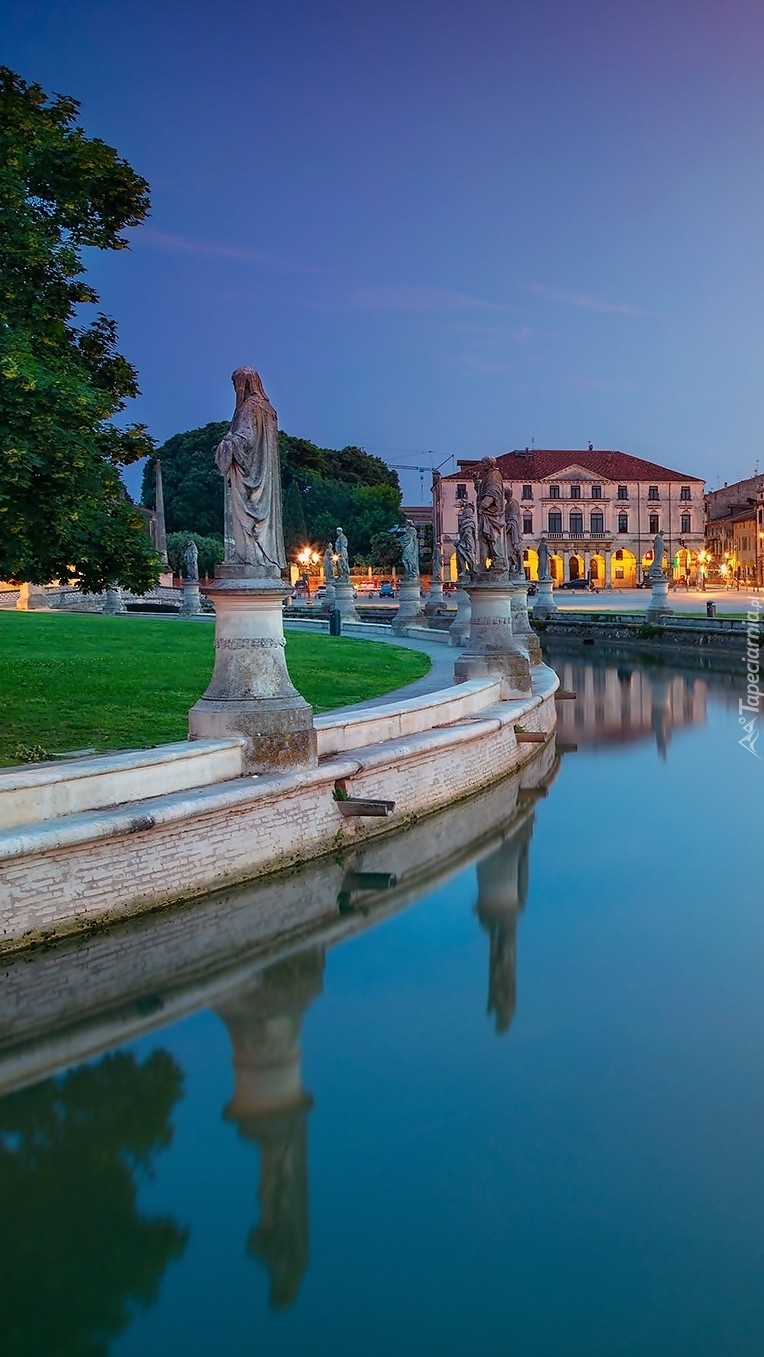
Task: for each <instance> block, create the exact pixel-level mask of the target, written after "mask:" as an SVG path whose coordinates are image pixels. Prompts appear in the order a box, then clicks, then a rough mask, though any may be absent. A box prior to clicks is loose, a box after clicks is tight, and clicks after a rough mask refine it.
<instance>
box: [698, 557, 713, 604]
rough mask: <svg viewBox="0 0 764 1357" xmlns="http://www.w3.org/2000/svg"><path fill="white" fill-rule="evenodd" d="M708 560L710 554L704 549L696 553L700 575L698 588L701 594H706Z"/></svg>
mask: <svg viewBox="0 0 764 1357" xmlns="http://www.w3.org/2000/svg"><path fill="white" fill-rule="evenodd" d="M710 558H711V552H710V551H706V549H705V547H703V548H702V549H701V550H700V551H699V552H698V574H699V575H700V587H701V590H702V592H703V593H705V592H706V571H707V568H708V562H709V560H710Z"/></svg>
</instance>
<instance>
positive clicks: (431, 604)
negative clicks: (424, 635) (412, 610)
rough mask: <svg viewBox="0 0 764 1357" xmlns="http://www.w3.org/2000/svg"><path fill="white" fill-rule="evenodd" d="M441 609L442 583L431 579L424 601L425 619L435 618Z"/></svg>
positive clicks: (439, 580)
mask: <svg viewBox="0 0 764 1357" xmlns="http://www.w3.org/2000/svg"><path fill="white" fill-rule="evenodd" d="M442 607H443V581H442V580H441V579H436V578H435V577H433V579H432V580H431V581H430V588H429V590H428V591H427V598H426V599H425V601H424V615H425V617H435V616H437V613H438V611H439V610H440V609H441V608H442Z"/></svg>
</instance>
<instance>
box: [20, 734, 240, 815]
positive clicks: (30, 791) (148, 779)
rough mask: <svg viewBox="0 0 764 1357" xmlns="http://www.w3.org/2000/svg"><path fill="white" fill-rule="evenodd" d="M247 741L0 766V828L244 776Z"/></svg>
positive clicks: (184, 744)
mask: <svg viewBox="0 0 764 1357" xmlns="http://www.w3.org/2000/svg"><path fill="white" fill-rule="evenodd" d="M242 745H243V741H241V740H238V739H226V740H197V741H194V742H190V741H188V740H182V741H178V742H176V743H174V744H163V745H157V746H156V748H154V749H129V750H121V751H116V752H114V753H108V754H93V755H89V756H87V757H82V758H74V759H61V760H58V761H57V762H56V763H44V764H25V765H24V766H22V767H20V768H7V769H1V770H0V830H4V829H10V828H12V827H14V826H17V825H22V824H27V823H30V822H35V821H39V820H52V819H57V818H59V817H61V816H67V815H72V814H76V813H77V812H80V811H89V810H96V809H102V808H103V807H106V806H114V805H118V804H124V803H125V802H131V801H140V800H143V799H145V798H146V796H150V795H152V794H157V793H161V792H177V791H182V790H188V789H190V788H193V787H201V786H204V785H207V784H209V783H211V782H222V781H224V780H228V779H229V778H234V777H239V776H240V774H241V766H242Z"/></svg>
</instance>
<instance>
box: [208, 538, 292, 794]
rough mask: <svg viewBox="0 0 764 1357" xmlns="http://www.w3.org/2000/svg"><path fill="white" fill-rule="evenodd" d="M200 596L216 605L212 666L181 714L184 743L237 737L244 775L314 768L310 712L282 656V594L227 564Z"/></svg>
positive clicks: (277, 586) (282, 589)
mask: <svg viewBox="0 0 764 1357" xmlns="http://www.w3.org/2000/svg"><path fill="white" fill-rule="evenodd" d="M205 593H207V594H208V595H209V597H210V599H211V600H212V602H213V604H214V607H215V667H214V669H213V672H212V679H211V680H210V686H209V688H208V689H207V691H206V693H205V694H204V696H203V697H200V699H199V701H198V702H197V703H195V705H194V706H193V707H192V708H191V710H190V712H189V713H188V734H189V739H190V740H218V739H226V738H231V737H232V736H240V737H243V738H244V740H245V741H246V747H245V752H244V771H245V773H272V772H277V771H283V770H285V769H289V768H314V767H315V765H316V762H317V759H316V735H315V731H314V729H313V709H312V707H310V705H309V704H308V703H307V702H306V701H305V698H304V697H301V696H300V694H299V693H298V691H297V689H296V688H295V687H294V685H293V683H292V681H291V679H290V677H289V672H288V670H287V667H286V660H285V658H284V644H285V642H284V620H283V614H282V600H283V599H284V598H285V597H286V595H287V594H288V593H289V589H288V588H287V586H286V585H285V584H282V582H281V579H280V578H277V577H275V578H263V576H262V575H261V574H260V573H259V572H257V568H256V567H254V566H242V565H238V564H235V563H226V564H224V565H219V566H218V567H217V569H216V571H215V583H214V584H212V585H210V586H209V588H208V589H206V590H205Z"/></svg>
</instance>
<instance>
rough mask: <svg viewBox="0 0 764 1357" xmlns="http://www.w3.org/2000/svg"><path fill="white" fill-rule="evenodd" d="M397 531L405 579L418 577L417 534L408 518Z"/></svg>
mask: <svg viewBox="0 0 764 1357" xmlns="http://www.w3.org/2000/svg"><path fill="white" fill-rule="evenodd" d="M398 531H399V532H400V534H401V544H402V546H403V571H404V577H405V579H407V580H418V579H419V534H418V532H417V530H416V528H415V526H414V524H413V523H412V521H411V519H410V518H407V519H406V522H405V524H404V526H403V527H402V528H399V529H398Z"/></svg>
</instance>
